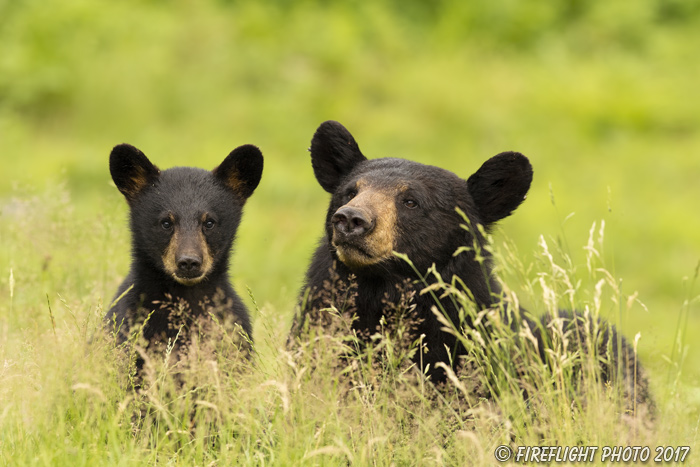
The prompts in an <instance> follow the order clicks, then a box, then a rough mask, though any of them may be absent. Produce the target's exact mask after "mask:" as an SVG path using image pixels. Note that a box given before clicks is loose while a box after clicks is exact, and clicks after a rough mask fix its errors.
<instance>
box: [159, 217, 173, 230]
mask: <svg viewBox="0 0 700 467" xmlns="http://www.w3.org/2000/svg"><path fill="white" fill-rule="evenodd" d="M160 226H161V227H163V230H170V229H172V228H173V223H172V221H171V220H170V219H164V220H162V221H160Z"/></svg>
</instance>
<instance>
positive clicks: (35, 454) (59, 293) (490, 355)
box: [0, 189, 697, 465]
mask: <svg viewBox="0 0 700 467" xmlns="http://www.w3.org/2000/svg"><path fill="white" fill-rule="evenodd" d="M59 190H60V189H59ZM42 196H43V197H44V198H43V202H42V203H38V205H37V206H36V207H28V208H27V209H24V210H23V211H22V216H21V218H19V219H16V220H13V222H12V223H10V225H7V224H6V225H5V226H3V235H7V234H8V233H10V235H9V238H11V239H12V241H13V244H14V245H15V247H16V254H17V255H18V256H17V257H20V256H21V257H23V258H25V259H26V262H19V261H18V262H17V263H16V265H15V266H13V268H12V277H13V279H12V281H10V280H9V277H10V271H7V273H6V275H5V276H6V278H5V280H4V281H3V283H2V284H3V290H2V292H1V293H2V297H4V300H3V303H5V305H3V306H2V307H1V308H0V310H2V313H3V315H4V318H3V323H4V326H3V330H2V334H0V339H1V342H0V361H1V362H2V367H1V369H0V398H2V400H3V405H2V410H1V411H0V459H1V461H2V463H4V464H8V465H128V464H133V463H147V464H155V465H212V464H213V465H269V464H271V465H297V464H298V465H318V464H323V465H327V464H328V465H347V464H348V463H350V464H353V465H355V464H356V465H369V464H371V465H392V464H414V465H435V464H436V463H437V464H444V465H492V464H493V462H494V457H493V456H494V449H495V448H496V447H497V446H499V445H502V444H505V445H509V446H522V445H539V444H559V445H562V446H566V445H570V446H574V445H578V444H581V443H584V444H587V445H588V444H595V445H649V446H655V445H657V444H663V443H667V444H673V443H675V444H679V443H680V442H682V444H685V443H690V444H694V443H695V442H696V441H697V433H696V431H695V424H694V423H693V421H692V420H688V419H687V414H686V412H684V408H683V404H684V403H686V404H687V403H691V402H690V401H689V400H688V399H684V397H686V396H685V395H683V394H682V393H680V394H679V393H675V394H673V395H670V394H668V393H667V392H665V391H654V396H655V398H656V401H657V404H658V409H659V415H658V416H657V419H656V421H655V422H654V424H653V425H652V427H651V428H650V426H649V424H648V423H647V421H648V419H647V418H645V416H644V414H640V415H639V416H637V417H630V416H628V415H626V405H625V404H626V401H627V400H628V399H627V397H628V395H625V394H624V391H623V390H621V389H620V387H621V386H617V385H606V384H605V381H601V380H600V378H599V376H598V374H599V373H598V371H597V368H598V367H599V366H600V364H601V361H600V359H601V355H600V354H599V353H598V352H596V349H595V348H593V347H586V345H587V344H586V342H588V343H593V342H595V334H596V332H597V331H596V330H595V329H593V328H591V329H586V330H585V333H586V334H585V335H586V336H588V339H587V340H585V341H584V342H583V344H582V343H579V342H574V341H575V337H574V335H573V334H572V333H571V332H570V331H567V330H566V329H565V328H563V327H561V326H559V323H558V322H557V321H556V319H553V320H552V321H551V322H550V326H549V327H548V328H547V332H548V335H549V336H550V346H549V348H548V350H547V354H546V359H545V360H544V361H543V360H542V358H541V357H540V354H539V352H538V351H536V350H535V348H534V345H533V343H532V342H533V339H532V336H531V335H530V334H529V332H528V331H526V330H521V331H520V332H519V333H518V332H516V333H514V332H513V330H512V329H511V326H510V325H509V323H508V321H507V320H506V319H503V317H508V319H516V320H517V319H521V318H522V316H519V314H520V313H521V312H520V309H519V305H520V304H526V305H527V309H529V310H530V313H532V314H533V315H534V314H542V313H555V311H556V310H558V309H559V308H571V309H576V310H580V311H581V312H582V313H583V314H584V315H586V316H591V317H596V316H607V318H608V319H609V320H610V321H612V322H613V323H614V324H615V325H616V326H617V327H618V329H620V330H621V331H622V332H623V333H624V332H625V331H626V329H625V324H624V315H626V314H628V313H635V312H639V311H640V309H641V306H640V305H639V303H638V300H637V298H636V295H635V294H634V293H631V294H626V293H624V292H623V291H622V290H621V288H620V281H619V280H618V279H617V278H615V277H614V276H613V275H612V274H611V273H610V272H608V271H607V269H605V264H604V262H603V260H602V256H603V255H601V254H600V252H601V251H602V248H603V246H604V230H603V229H602V225H601V224H596V225H594V227H593V228H591V230H590V232H589V241H588V242H587V244H586V245H585V248H586V251H587V258H586V260H587V261H586V263H585V264H581V265H577V264H575V262H574V261H573V260H570V259H567V258H566V257H565V255H566V253H565V252H564V251H562V250H561V249H559V248H558V247H557V246H556V243H555V244H552V242H549V241H545V240H544V239H542V240H541V242H540V247H539V250H538V251H537V252H536V253H535V254H534V258H535V259H534V261H532V262H531V263H526V264H523V263H522V262H521V261H522V260H521V259H520V258H521V255H520V254H519V253H518V252H517V251H516V250H515V248H514V247H513V245H512V243H510V242H506V243H504V244H503V245H498V246H496V247H489V248H493V255H494V259H495V261H494V264H496V265H498V274H499V276H500V277H501V278H502V286H503V289H504V293H505V296H506V298H507V300H506V301H504V302H503V305H502V306H501V308H499V309H491V310H482V311H480V310H476V309H474V307H473V305H472V301H471V300H470V298H469V297H468V296H467V295H465V294H464V293H462V292H459V290H458V287H456V285H457V283H456V282H454V281H458V279H457V278H455V279H454V281H450V282H445V281H442V280H438V281H437V284H436V285H434V286H431V287H430V288H429V290H425V291H423V292H422V293H435V294H444V293H447V294H449V295H450V296H452V297H453V299H454V300H455V301H456V302H457V303H459V304H460V305H461V307H462V309H463V313H464V314H465V316H466V315H467V314H471V317H472V320H473V321H474V322H475V323H476V324H475V326H474V327H472V328H463V327H460V326H459V324H458V323H447V322H444V323H443V325H444V327H445V329H447V330H449V331H450V332H454V333H455V334H456V335H457V336H458V337H459V339H460V341H461V342H462V344H463V345H465V346H467V348H468V349H469V353H468V356H467V358H466V360H464V361H463V362H461V364H460V365H456V366H455V370H454V371H452V370H451V369H449V370H448V374H449V376H450V377H449V379H448V382H447V383H446V384H445V385H444V386H443V387H440V388H436V387H434V386H433V385H432V383H430V382H429V381H426V380H425V379H424V378H423V376H422V375H421V374H420V372H419V371H418V370H417V369H416V368H415V365H414V364H413V363H412V360H411V358H412V356H413V355H414V353H415V351H416V349H417V347H418V346H420V345H421V342H420V341H418V342H411V341H408V340H407V339H406V338H405V336H406V335H407V330H408V329H409V328H410V326H411V313H410V312H411V293H410V292H407V293H406V294H405V297H404V300H402V301H401V302H399V303H396V304H393V309H392V310H391V312H390V313H388V314H387V318H386V319H385V320H384V322H383V327H382V328H381V329H380V330H378V332H377V333H376V334H374V335H373V336H371V339H370V343H369V345H364V344H362V345H361V344H360V341H358V340H357V338H356V337H355V336H353V335H352V334H351V333H349V332H348V329H349V325H350V323H349V321H348V320H349V317H348V316H347V313H345V312H344V311H346V310H330V311H327V319H328V320H330V321H329V322H330V323H331V326H324V327H318V328H314V329H312V330H310V331H309V334H308V336H309V337H308V338H307V339H304V340H302V341H300V342H299V343H298V345H296V346H292V347H289V346H287V344H286V342H287V331H288V323H289V321H287V320H285V321H283V322H280V321H278V319H277V315H279V314H284V315H286V316H290V314H291V311H292V310H276V309H273V308H270V307H266V306H263V307H262V308H261V309H260V310H259V311H257V312H256V315H257V319H256V322H255V329H256V342H257V349H256V352H255V353H254V355H253V357H252V361H250V362H248V361H246V360H245V359H242V358H240V357H239V356H238V354H237V352H235V351H232V350H231V347H228V348H226V346H221V345H217V346H213V347H212V346H209V347H207V345H205V343H206V339H205V340H204V341H202V345H199V346H196V349H195V351H193V352H192V353H191V354H190V356H189V357H188V361H187V370H186V371H183V370H182V368H181V367H178V366H173V364H172V359H170V358H169V355H168V353H169V352H170V351H171V350H172V349H173V348H174V343H172V342H171V343H170V345H169V346H168V348H167V349H166V351H165V352H163V353H162V354H160V355H156V356H153V357H152V358H153V360H152V361H150V362H148V365H147V367H148V368H150V369H149V370H148V371H146V372H145V374H144V384H143V387H142V389H141V390H140V391H134V390H133V389H132V385H131V384H130V382H129V369H128V365H127V362H126V361H125V359H124V354H123V352H122V351H121V350H120V349H119V348H118V347H117V346H115V345H114V342H113V340H110V339H108V338H107V339H105V338H102V337H101V336H102V335H103V334H102V329H103V327H102V324H101V318H102V316H103V315H104V306H103V300H102V299H101V298H100V297H101V295H100V292H99V291H100V290H101V289H102V288H104V287H105V285H106V284H104V283H102V282H101V281H100V280H97V281H96V282H94V283H92V285H91V287H92V290H87V291H86V290H85V288H84V287H85V285H84V284H81V283H78V282H77V281H74V280H72V279H71V277H70V276H71V273H69V272H68V271H66V272H65V275H64V276H62V275H57V276H51V277H42V268H43V267H44V259H43V258H42V256H41V254H40V253H38V252H37V251H36V248H35V245H37V244H38V243H37V242H39V243H40V242H41V241H52V242H67V243H68V246H69V247H72V248H74V250H73V260H74V261H77V262H78V263H79V264H84V265H85V268H86V270H84V271H82V274H84V275H87V276H95V272H96V271H100V270H101V269H102V268H103V267H104V266H103V264H104V262H107V263H109V261H110V258H111V255H115V254H118V253H116V252H112V253H111V254H110V255H108V256H106V257H102V258H101V261H94V262H91V261H89V260H88V259H89V258H91V257H92V251H94V250H99V249H100V245H101V244H102V242H111V241H112V240H111V238H110V237H109V236H104V235H96V236H92V240H91V243H90V244H89V245H87V246H89V247H90V248H78V246H77V244H76V243H75V242H77V240H74V238H80V235H79V232H77V231H78V230H80V229H82V228H84V227H85V224H83V223H82V222H78V223H76V224H75V225H70V224H65V223H62V219H61V216H58V217H57V218H56V219H54V221H55V222H56V228H55V229H51V235H49V236H48V237H42V236H39V237H34V238H33V239H32V241H29V242H22V241H21V240H20V238H22V237H23V236H22V235H21V229H19V227H20V226H21V225H33V224H34V223H36V222H38V221H39V220H41V219H44V217H45V211H44V208H43V204H44V203H45V204H46V205H48V206H50V205H51V203H54V204H56V203H58V204H59V205H60V204H61V203H63V202H64V201H62V200H61V197H58V196H55V194H54V193H47V194H45V195H40V197H42ZM100 222H102V220H94V219H92V220H85V223H86V224H88V225H92V226H93V228H95V227H96V224H99V223H100ZM58 226H61V228H58ZM49 227H50V226H49ZM104 228H105V229H107V230H109V229H110V227H109V226H104ZM4 238H8V237H4ZM84 246H85V245H84ZM59 260H60V261H66V259H64V258H59ZM52 261H53V260H52ZM423 274H431V273H430V272H424V273H423ZM433 274H434V273H433ZM98 277H104V276H103V275H98ZM433 279H434V277H431V278H430V281H431V282H432V281H433ZM116 281H118V277H110V278H109V280H108V282H109V283H110V285H113V286H114V287H116V283H115V282H116ZM11 284H12V285H11ZM34 290H51V293H50V294H49V298H50V302H51V309H52V313H53V315H54V320H55V328H54V325H53V324H52V318H51V316H50V314H49V309H48V304H47V303H46V295H45V294H44V293H43V292H36V293H34V292H33V291H34ZM10 307H12V309H13V310H14V315H13V316H9V311H10ZM19 310H21V311H22V313H19V312H18V311H19ZM435 311H436V313H437V316H442V315H441V313H440V312H439V310H437V309H436V310H435ZM554 316H556V315H554ZM684 316H685V315H684V314H682V313H681V315H680V316H679V319H685V318H684ZM629 337H632V336H629ZM645 337H646V336H641V339H637V338H635V339H633V341H634V348H635V351H636V349H637V348H638V347H642V346H644V345H645V342H646V339H645ZM216 342H217V343H218V344H221V340H219V339H217V340H216ZM670 344H671V343H669V345H670ZM674 345H675V343H674ZM603 363H604V362H603ZM669 371H670V372H671V376H672V377H673V378H676V377H677V375H676V374H675V372H678V371H679V370H678V369H677V367H675V366H672V365H669ZM662 379H663V378H659V377H658V375H652V386H653V388H654V389H657V388H658V386H659V385H660V382H661V380H662ZM524 394H526V395H527V397H524ZM634 409H636V408H634Z"/></svg>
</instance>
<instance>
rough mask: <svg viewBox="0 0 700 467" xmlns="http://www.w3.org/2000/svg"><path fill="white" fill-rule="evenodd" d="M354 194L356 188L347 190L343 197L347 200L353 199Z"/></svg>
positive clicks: (355, 193)
mask: <svg viewBox="0 0 700 467" xmlns="http://www.w3.org/2000/svg"><path fill="white" fill-rule="evenodd" d="M355 196H357V190H350V191H348V193H347V194H346V195H345V197H346V198H347V199H348V200H351V199H353V198H354V197H355Z"/></svg>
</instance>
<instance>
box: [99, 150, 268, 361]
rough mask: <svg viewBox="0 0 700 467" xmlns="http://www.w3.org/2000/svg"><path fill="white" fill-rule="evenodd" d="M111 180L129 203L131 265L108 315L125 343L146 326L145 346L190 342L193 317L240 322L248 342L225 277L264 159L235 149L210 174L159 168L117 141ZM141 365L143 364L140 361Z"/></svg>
mask: <svg viewBox="0 0 700 467" xmlns="http://www.w3.org/2000/svg"><path fill="white" fill-rule="evenodd" d="M109 167H110V172H111V174H112V178H113V180H114V183H115V184H116V185H117V188H118V189H119V191H121V192H122V194H123V195H124V196H125V197H126V200H127V202H128V203H129V208H130V226H131V254H132V262H131V270H130V272H129V275H128V276H127V277H126V279H125V280H124V282H123V283H122V284H121V286H120V287H119V290H118V291H117V294H116V296H115V299H114V300H115V301H114V304H113V306H112V307H111V308H110V310H109V311H108V312H107V315H106V317H105V319H106V321H107V322H108V326H109V327H110V329H112V330H114V331H115V332H117V334H118V340H119V342H124V341H125V340H126V339H127V338H128V337H129V336H130V335H131V334H132V332H133V331H135V330H138V329H139V327H141V326H143V329H142V334H143V338H144V339H145V341H146V344H145V345H146V346H147V347H157V346H163V345H167V344H168V343H169V342H174V341H175V340H176V336H177V340H178V341H179V342H185V341H187V338H188V336H187V333H188V331H189V329H190V328H191V327H192V326H194V325H195V323H196V321H198V320H204V321H205V322H206V321H207V320H211V317H210V314H213V315H214V316H215V317H216V318H217V319H218V320H219V321H220V322H221V323H228V324H237V325H239V326H240V328H241V329H242V331H243V332H244V333H245V334H246V337H244V338H243V339H242V341H244V340H245V339H250V337H251V336H252V329H251V323H250V318H249V316H248V311H247V309H246V306H245V305H244V304H243V302H242V301H241V299H240V298H239V296H238V294H237V293H236V291H235V290H234V289H233V287H232V286H231V284H230V282H229V278H228V269H229V256H230V252H231V248H232V245H233V242H234V239H235V236H236V230H237V229H238V225H239V223H240V221H241V214H242V210H243V206H244V204H245V202H246V200H247V199H248V197H250V195H251V194H253V191H254V190H255V188H256V187H257V186H258V183H259V182H260V177H261V175H262V169H263V157H262V154H261V152H260V150H259V149H258V148H257V147H255V146H252V145H244V146H240V147H238V148H236V149H234V150H233V151H232V152H231V153H230V154H229V155H228V157H226V159H224V161H223V162H222V163H221V165H219V166H218V167H217V168H215V169H214V170H213V171H211V172H210V171H207V170H203V169H197V168H192V167H175V168H171V169H168V170H164V171H160V170H159V169H158V167H156V166H155V165H153V164H152V163H151V162H150V161H149V160H148V158H147V157H146V156H145V155H144V154H143V153H142V152H141V151H139V150H138V149H136V148H135V147H133V146H130V145H128V144H120V145H118V146H116V147H115V148H114V149H113V150H112V153H111V154H110V158H109ZM142 363H143V362H142V361H141V362H140V364H142Z"/></svg>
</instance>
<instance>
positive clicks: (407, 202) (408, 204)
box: [403, 199, 418, 209]
mask: <svg viewBox="0 0 700 467" xmlns="http://www.w3.org/2000/svg"><path fill="white" fill-rule="evenodd" d="M403 205H404V206H406V207H407V208H409V209H414V208H417V207H418V201H416V200H414V199H406V200H404V202H403Z"/></svg>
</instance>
